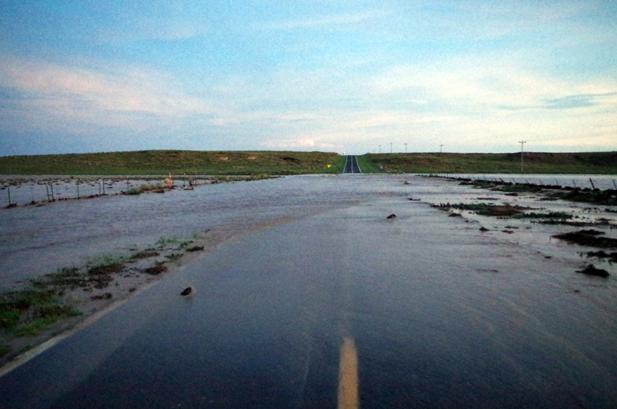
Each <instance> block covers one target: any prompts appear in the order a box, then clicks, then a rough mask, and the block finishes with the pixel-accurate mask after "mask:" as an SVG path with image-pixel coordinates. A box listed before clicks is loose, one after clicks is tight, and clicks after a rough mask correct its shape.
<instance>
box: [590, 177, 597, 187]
mask: <svg viewBox="0 0 617 409" xmlns="http://www.w3.org/2000/svg"><path fill="white" fill-rule="evenodd" d="M589 183H591V188H592V189H595V188H596V185H594V184H593V180H591V178H589Z"/></svg>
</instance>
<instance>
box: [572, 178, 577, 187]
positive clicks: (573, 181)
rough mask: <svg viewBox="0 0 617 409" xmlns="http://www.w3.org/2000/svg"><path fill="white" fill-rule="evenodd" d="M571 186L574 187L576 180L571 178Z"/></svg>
mask: <svg viewBox="0 0 617 409" xmlns="http://www.w3.org/2000/svg"><path fill="white" fill-rule="evenodd" d="M572 186H574V187H576V180H574V179H572Z"/></svg>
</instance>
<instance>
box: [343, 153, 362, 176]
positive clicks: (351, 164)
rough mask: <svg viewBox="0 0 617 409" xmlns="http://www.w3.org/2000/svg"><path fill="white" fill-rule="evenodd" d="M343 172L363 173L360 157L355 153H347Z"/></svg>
mask: <svg viewBox="0 0 617 409" xmlns="http://www.w3.org/2000/svg"><path fill="white" fill-rule="evenodd" d="M343 173H362V171H361V170H360V167H359V166H358V157H357V156H355V155H347V157H346V158H345V167H344V169H343Z"/></svg>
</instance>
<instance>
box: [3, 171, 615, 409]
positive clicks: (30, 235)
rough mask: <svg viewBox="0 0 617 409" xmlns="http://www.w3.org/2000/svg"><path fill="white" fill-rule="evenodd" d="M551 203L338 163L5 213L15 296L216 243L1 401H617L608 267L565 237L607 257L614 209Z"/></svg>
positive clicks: (61, 349)
mask: <svg viewBox="0 0 617 409" xmlns="http://www.w3.org/2000/svg"><path fill="white" fill-rule="evenodd" d="M542 199H543V198H542V197H541V196H540V195H538V193H536V192H534V193H525V192H520V193H517V194H516V195H512V194H510V193H508V192H503V191H495V190H488V189H483V188H477V187H473V186H469V185H460V184H459V183H457V182H455V181H451V180H445V179H438V178H426V177H419V176H412V175H341V176H294V177H285V178H280V179H272V180H263V181H258V182H242V183H233V184H218V185H207V186H202V187H199V188H196V189H195V190H193V191H182V190H178V191H171V192H168V193H165V194H163V195H157V194H146V195H141V196H134V197H133V196H111V197H105V198H100V199H97V200H90V201H66V202H56V203H52V204H49V205H47V206H44V207H40V208H39V207H18V208H14V209H7V210H3V211H1V212H0V248H1V249H2V250H1V251H2V252H1V253H0V274H1V275H0V282H1V283H2V285H3V286H4V287H5V288H7V287H10V286H12V285H14V284H15V281H17V280H24V279H26V278H31V277H36V276H38V275H41V274H43V273H44V272H46V271H51V270H53V269H55V268H59V267H61V266H65V265H67V264H70V263H75V264H79V263H82V262H84V261H85V260H87V259H88V258H89V257H94V256H97V255H101V254H104V253H119V252H123V251H126V250H127V249H128V248H129V247H131V246H137V247H142V246H148V245H149V244H150V243H152V242H154V241H156V240H157V239H159V238H160V237H161V236H178V237H183V236H187V235H191V234H194V233H197V232H204V231H207V232H208V233H207V234H217V233H220V234H221V236H220V237H221V238H222V240H220V241H219V242H217V243H216V244H213V245H212V248H211V249H210V251H208V252H205V253H203V254H202V255H200V256H199V257H196V258H194V259H193V260H191V261H190V262H188V263H187V264H185V265H184V266H183V267H181V268H179V269H176V270H172V271H170V272H169V273H167V274H166V275H163V276H161V277H160V279H159V281H158V283H157V284H156V285H154V286H151V287H149V288H147V289H146V290H144V291H142V292H138V293H137V294H136V295H135V296H133V297H131V298H130V299H129V301H128V302H126V303H125V304H123V305H121V306H120V307H118V308H116V309H115V310H113V311H111V312H110V313H108V314H107V315H105V316H104V317H103V318H102V319H100V320H98V321H96V322H95V323H94V324H93V325H91V326H89V327H87V328H85V329H83V330H81V331H79V332H78V333H77V334H75V335H74V336H72V337H70V338H68V339H66V340H64V341H62V342H60V343H58V344H57V345H55V346H54V347H52V348H51V349H48V350H47V351H45V352H44V353H42V354H41V355H38V356H37V357H36V358H34V359H32V360H30V361H28V362H27V363H25V364H24V365H22V366H20V367H18V368H17V369H15V370H14V371H12V372H10V373H8V374H7V375H5V376H3V377H1V378H0V396H2V398H3V400H4V403H5V405H7V406H8V407H31V408H67V407H72V408H79V407H89V408H96V407H100V408H106V407H117V408H132V407H152V408H159V407H160V408H164V407H165V408H167V407H204V408H205V407H218V408H243V407H246V408H249V407H250V408H274V407H276V408H298V407H305V408H308V407H320V408H329V407H331V408H334V407H337V402H339V404H340V399H341V382H342V381H343V380H344V382H345V388H347V389H346V390H347V391H348V390H349V389H351V390H352V391H356V392H357V396H358V399H359V406H360V407H362V408H410V407H417V408H461V407H475V408H555V407H559V408H580V407H588V408H613V407H614V402H616V401H617V370H616V368H617V352H616V351H617V350H616V349H615V348H614V345H615V343H616V342H617V319H615V317H616V316H617V284H616V283H617V282H616V281H615V277H617V269H616V266H615V265H614V264H612V262H611V261H610V259H607V258H602V257H598V256H590V255H589V252H595V251H598V250H599V249H600V248H596V247H593V246H590V245H589V243H587V244H574V243H570V242H568V241H565V240H562V239H559V238H556V237H555V236H556V235H559V234H562V233H564V232H566V233H567V232H577V231H580V230H588V231H592V232H593V233H589V234H584V236H589V237H587V238H589V239H590V240H591V239H593V238H594V237H595V238H604V240H603V241H602V240H600V241H598V242H601V243H604V244H606V245H607V247H601V249H603V251H606V252H608V253H610V252H614V251H616V249H615V248H613V247H611V246H614V244H613V243H614V242H613V241H611V240H614V239H615V229H614V228H615V226H616V225H617V217H616V216H615V215H616V213H615V211H617V207H616V206H609V205H601V206H600V205H594V204H589V203H581V202H569V201H564V200H551V201H545V200H542ZM491 211H492V212H494V213H491ZM389 215H395V217H391V218H389V219H388V218H387V216H389ZM538 215H544V216H542V217H540V216H538ZM564 215H566V216H564ZM545 222H547V223H545ZM591 242H592V243H596V242H595V241H593V240H592V241H591ZM589 264H593V265H594V266H596V267H597V268H599V269H602V270H605V271H606V272H608V273H609V274H610V275H609V276H608V277H600V276H592V275H588V274H582V273H580V272H578V271H581V270H582V269H583V268H585V267H586V266H588V265H589ZM118 279H120V278H118ZM187 286H193V287H194V288H195V289H196V293H195V295H194V296H192V297H190V298H189V299H187V298H183V297H181V296H180V295H179V292H180V291H181V290H182V289H183V288H185V287H187ZM345 388H343V389H345ZM351 395H353V394H351ZM339 407H340V406H339Z"/></svg>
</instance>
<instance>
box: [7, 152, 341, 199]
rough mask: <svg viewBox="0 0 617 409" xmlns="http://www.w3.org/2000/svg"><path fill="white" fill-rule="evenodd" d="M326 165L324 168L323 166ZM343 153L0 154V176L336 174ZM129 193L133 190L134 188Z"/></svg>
mask: <svg viewBox="0 0 617 409" xmlns="http://www.w3.org/2000/svg"><path fill="white" fill-rule="evenodd" d="M328 164H330V165H331V166H330V167H328V166H327V165H328ZM343 164H344V157H342V156H340V155H338V154H336V153H327V152H271V151H254V152H253V151H252V152H240V151H232V152H215V151H177V150H157V151H137V152H105V153H84V154H66V155H34V156H5V157H0V174H5V175H6V174H24V175H41V174H46V175H166V174H168V173H172V174H175V175H182V174H185V173H186V174H187V175H191V174H199V175H203V174H209V175H264V174H269V175H288V174H302V173H340V172H342V170H343ZM135 193H138V191H137V190H136V191H135Z"/></svg>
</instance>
